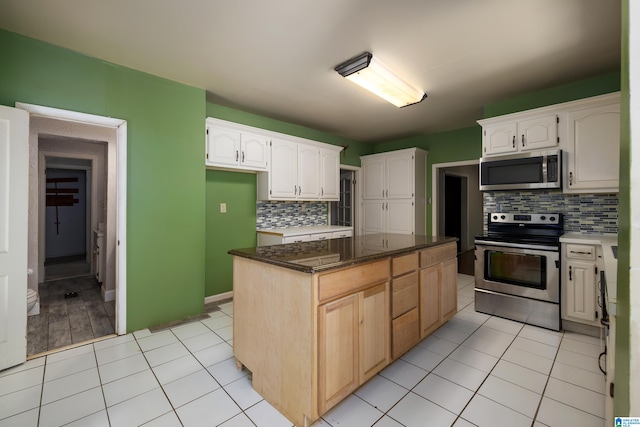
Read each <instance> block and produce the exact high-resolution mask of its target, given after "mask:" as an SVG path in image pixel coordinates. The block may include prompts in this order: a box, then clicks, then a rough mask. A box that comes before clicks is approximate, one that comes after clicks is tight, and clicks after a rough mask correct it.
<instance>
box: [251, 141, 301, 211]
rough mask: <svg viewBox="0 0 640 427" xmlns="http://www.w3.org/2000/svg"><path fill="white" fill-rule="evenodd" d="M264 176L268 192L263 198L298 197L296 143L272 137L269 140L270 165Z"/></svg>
mask: <svg viewBox="0 0 640 427" xmlns="http://www.w3.org/2000/svg"><path fill="white" fill-rule="evenodd" d="M261 178H264V181H265V182H267V183H268V188H266V189H264V190H265V191H267V192H268V194H266V195H264V200H294V199H296V198H297V197H298V144H296V143H295V142H290V141H284V140H280V139H274V140H272V141H271V166H270V170H269V172H268V174H267V175H266V176H265V175H258V182H260V181H261Z"/></svg>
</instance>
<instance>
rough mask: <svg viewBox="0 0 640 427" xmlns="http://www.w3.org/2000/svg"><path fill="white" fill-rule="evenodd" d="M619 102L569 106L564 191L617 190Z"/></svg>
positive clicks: (618, 169)
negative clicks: (573, 107)
mask: <svg viewBox="0 0 640 427" xmlns="http://www.w3.org/2000/svg"><path fill="white" fill-rule="evenodd" d="M619 165H620V103H619V102H614V103H609V104H605V105H595V106H589V105H588V104H586V105H582V106H581V108H578V109H572V110H570V111H569V112H568V114H567V149H566V186H565V188H566V190H567V192H585V191H589V192H618V188H619V182H618V180H619V171H620V167H619Z"/></svg>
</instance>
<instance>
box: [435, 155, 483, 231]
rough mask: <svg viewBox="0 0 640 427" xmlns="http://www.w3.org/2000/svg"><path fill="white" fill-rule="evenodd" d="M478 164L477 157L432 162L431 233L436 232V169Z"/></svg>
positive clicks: (437, 181)
mask: <svg viewBox="0 0 640 427" xmlns="http://www.w3.org/2000/svg"><path fill="white" fill-rule="evenodd" d="M478 164H480V160H479V159H475V160H462V161H459V162H448V163H434V164H433V165H431V234H432V235H436V234H437V233H438V195H439V194H438V188H439V187H438V185H439V181H440V178H439V174H438V170H439V169H441V168H451V167H456V166H471V165H478Z"/></svg>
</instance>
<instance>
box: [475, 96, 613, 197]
mask: <svg viewBox="0 0 640 427" xmlns="http://www.w3.org/2000/svg"><path fill="white" fill-rule="evenodd" d="M478 123H479V124H480V125H481V126H482V156H483V157H484V156H498V157H499V156H500V155H509V154H515V153H519V152H520V153H522V152H533V153H536V152H537V151H536V150H539V151H540V152H544V151H546V150H548V149H550V148H558V149H561V150H562V151H563V157H562V163H563V164H562V189H563V191H564V192H565V193H617V192H618V188H619V182H618V181H619V173H620V93H619V92H614V93H610V94H606V95H599V96H593V97H590V98H584V99H579V100H577V101H570V102H564V103H562V104H555V105H549V106H546V107H541V108H536V109H534V110H528V111H522V112H519V113H513V114H507V115H504V116H499V117H493V118H490V119H483V120H478Z"/></svg>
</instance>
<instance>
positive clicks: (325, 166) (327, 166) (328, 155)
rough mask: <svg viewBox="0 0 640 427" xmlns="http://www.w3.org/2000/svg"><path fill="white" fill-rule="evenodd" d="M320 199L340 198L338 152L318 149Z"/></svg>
mask: <svg viewBox="0 0 640 427" xmlns="http://www.w3.org/2000/svg"><path fill="white" fill-rule="evenodd" d="M320 199H321V200H340V152H339V151H336V150H327V149H324V148H321V149H320Z"/></svg>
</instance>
